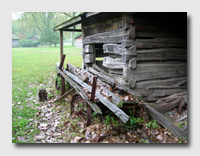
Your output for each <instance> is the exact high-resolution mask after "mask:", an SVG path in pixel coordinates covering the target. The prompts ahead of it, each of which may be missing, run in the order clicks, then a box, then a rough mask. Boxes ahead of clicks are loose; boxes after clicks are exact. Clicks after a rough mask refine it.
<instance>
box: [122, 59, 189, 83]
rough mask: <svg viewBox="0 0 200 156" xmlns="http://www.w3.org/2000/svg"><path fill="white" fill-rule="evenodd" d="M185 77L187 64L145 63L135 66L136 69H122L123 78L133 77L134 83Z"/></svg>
mask: <svg viewBox="0 0 200 156" xmlns="http://www.w3.org/2000/svg"><path fill="white" fill-rule="evenodd" d="M186 75H187V63H181V64H166V63H157V64H156V63H154V64H151V63H145V64H139V63H138V64H137V68H136V69H134V70H133V69H130V68H127V67H124V68H123V76H124V77H127V78H128V77H134V79H135V80H136V81H141V80H153V79H164V78H175V77H183V76H186Z"/></svg>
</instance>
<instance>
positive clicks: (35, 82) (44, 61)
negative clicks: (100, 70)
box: [12, 46, 82, 143]
mask: <svg viewBox="0 0 200 156" xmlns="http://www.w3.org/2000/svg"><path fill="white" fill-rule="evenodd" d="M64 54H66V58H65V62H64V67H66V64H67V63H71V64H73V65H74V66H76V67H81V65H82V57H81V48H75V47H72V46H65V47H64ZM56 62H60V47H37V48H12V135H13V137H12V142H14V143H15V142H23V141H19V136H20V137H22V136H26V138H25V139H28V140H31V138H32V137H34V134H35V133H37V132H38V130H37V128H36V125H34V124H30V122H31V121H33V119H35V118H36V112H37V111H38V110H37V106H39V105H40V103H39V102H38V96H37V95H38V90H39V89H40V87H43V86H44V85H45V84H48V83H49V81H50V77H52V75H56V73H55V67H56ZM27 137H28V138H27Z"/></svg>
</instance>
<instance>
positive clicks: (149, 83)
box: [135, 76, 187, 88]
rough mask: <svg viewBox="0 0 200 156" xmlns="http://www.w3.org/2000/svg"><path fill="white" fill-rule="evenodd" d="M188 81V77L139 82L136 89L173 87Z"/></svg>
mask: <svg viewBox="0 0 200 156" xmlns="http://www.w3.org/2000/svg"><path fill="white" fill-rule="evenodd" d="M185 79H187V77H186V76H185V77H177V78H169V79H164V80H147V81H141V82H140V81H138V82H137V83H136V86H135V88H147V87H149V86H172V85H175V84H177V83H178V82H181V81H183V80H185Z"/></svg>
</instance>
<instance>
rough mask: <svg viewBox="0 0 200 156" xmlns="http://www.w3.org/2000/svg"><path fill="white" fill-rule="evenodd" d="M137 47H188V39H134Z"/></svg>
mask: <svg viewBox="0 0 200 156" xmlns="http://www.w3.org/2000/svg"><path fill="white" fill-rule="evenodd" d="M134 44H135V45H136V47H137V49H151V48H187V39H183V38H154V39H136V41H134Z"/></svg>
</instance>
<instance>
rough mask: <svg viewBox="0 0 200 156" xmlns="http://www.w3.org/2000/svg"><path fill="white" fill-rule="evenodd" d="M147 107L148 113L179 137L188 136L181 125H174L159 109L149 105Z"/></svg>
mask: <svg viewBox="0 0 200 156" xmlns="http://www.w3.org/2000/svg"><path fill="white" fill-rule="evenodd" d="M145 107H146V108H147V113H148V114H149V115H150V116H151V117H152V118H154V119H155V120H156V121H158V123H159V124H161V125H162V126H163V127H165V128H166V129H168V130H169V131H170V132H171V133H173V134H174V135H175V136H177V137H179V138H185V137H187V134H186V133H185V132H184V131H182V130H181V129H180V128H179V127H177V126H176V125H174V124H173V123H172V122H171V121H169V120H167V119H166V118H165V117H164V116H163V115H162V114H160V113H159V112H158V111H156V110H155V109H153V108H152V107H151V106H149V105H145Z"/></svg>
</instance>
